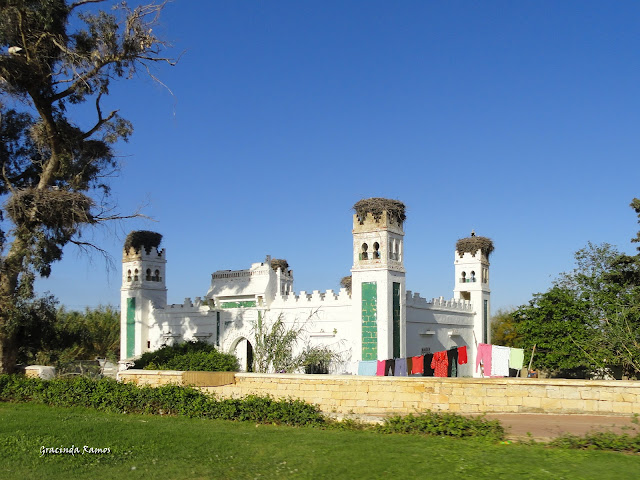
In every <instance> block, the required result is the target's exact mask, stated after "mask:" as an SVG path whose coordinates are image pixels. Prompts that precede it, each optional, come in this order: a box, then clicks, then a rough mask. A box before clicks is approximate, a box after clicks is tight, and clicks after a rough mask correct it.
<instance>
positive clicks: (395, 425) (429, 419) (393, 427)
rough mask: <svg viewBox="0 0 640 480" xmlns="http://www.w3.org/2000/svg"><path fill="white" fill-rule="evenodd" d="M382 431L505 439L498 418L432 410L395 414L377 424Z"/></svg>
mask: <svg viewBox="0 0 640 480" xmlns="http://www.w3.org/2000/svg"><path fill="white" fill-rule="evenodd" d="M375 429H376V431H378V432H381V433H411V434H422V435H432V436H445V437H484V438H487V439H492V440H502V439H504V436H505V432H504V428H503V427H502V425H501V424H500V422H499V421H497V420H487V419H485V418H484V417H482V416H479V417H465V416H463V415H457V414H455V413H442V412H431V411H427V412H425V413H421V414H417V415H411V414H410V415H406V416H400V415H394V416H392V417H388V418H385V419H384V422H383V423H382V424H381V425H377V426H376V428H375Z"/></svg>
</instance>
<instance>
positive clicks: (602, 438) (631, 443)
mask: <svg viewBox="0 0 640 480" xmlns="http://www.w3.org/2000/svg"><path fill="white" fill-rule="evenodd" d="M549 445H551V446H554V447H563V448H571V449H581V450H614V451H617V452H628V453H638V452H640V433H636V434H635V435H629V434H627V433H622V434H618V433H613V432H594V433H587V434H586V435H584V436H583V437H580V436H577V435H570V434H566V435H562V436H561V437H558V438H556V439H554V440H552V441H551V442H549Z"/></svg>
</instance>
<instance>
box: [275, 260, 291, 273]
mask: <svg viewBox="0 0 640 480" xmlns="http://www.w3.org/2000/svg"><path fill="white" fill-rule="evenodd" d="M271 268H273V270H274V271H275V272H277V271H278V268H281V269H282V271H283V272H286V271H287V270H288V269H289V262H287V261H286V260H285V259H284V258H273V259H272V260H271Z"/></svg>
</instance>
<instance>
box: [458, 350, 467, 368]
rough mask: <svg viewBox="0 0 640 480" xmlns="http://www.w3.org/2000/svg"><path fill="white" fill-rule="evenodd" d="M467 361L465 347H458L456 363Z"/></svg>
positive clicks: (461, 363)
mask: <svg viewBox="0 0 640 480" xmlns="http://www.w3.org/2000/svg"><path fill="white" fill-rule="evenodd" d="M466 363H467V347H466V346H464V347H458V364H459V365H465V364H466Z"/></svg>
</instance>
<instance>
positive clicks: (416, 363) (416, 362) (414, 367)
mask: <svg viewBox="0 0 640 480" xmlns="http://www.w3.org/2000/svg"><path fill="white" fill-rule="evenodd" d="M411 373H424V355H420V356H418V357H413V363H412V364H411Z"/></svg>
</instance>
